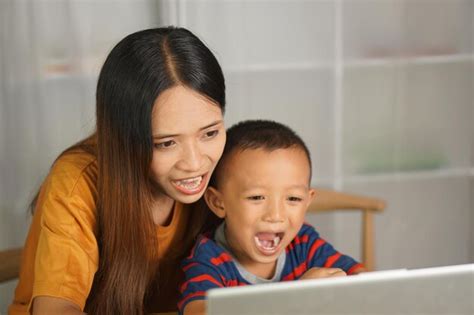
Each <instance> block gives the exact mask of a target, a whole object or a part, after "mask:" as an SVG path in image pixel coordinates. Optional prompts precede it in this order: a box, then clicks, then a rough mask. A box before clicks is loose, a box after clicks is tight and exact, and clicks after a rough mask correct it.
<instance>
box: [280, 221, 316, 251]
mask: <svg viewBox="0 0 474 315" xmlns="http://www.w3.org/2000/svg"><path fill="white" fill-rule="evenodd" d="M317 239H319V233H318V232H317V231H316V229H315V228H314V227H313V226H312V225H311V224H309V223H306V222H305V223H303V226H302V227H301V229H300V230H299V231H298V234H296V236H295V238H294V239H293V240H292V241H291V242H290V244H288V246H287V251H289V250H292V249H294V248H301V247H305V246H306V245H310V244H311V243H313V242H314V241H316V240H317Z"/></svg>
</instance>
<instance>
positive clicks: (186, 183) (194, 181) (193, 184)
mask: <svg viewBox="0 0 474 315" xmlns="http://www.w3.org/2000/svg"><path fill="white" fill-rule="evenodd" d="M201 181H202V176H198V177H194V178H188V179H183V180H177V181H175V183H176V185H178V186H181V187H184V188H186V189H195V188H197V187H199V185H200V184H201Z"/></svg>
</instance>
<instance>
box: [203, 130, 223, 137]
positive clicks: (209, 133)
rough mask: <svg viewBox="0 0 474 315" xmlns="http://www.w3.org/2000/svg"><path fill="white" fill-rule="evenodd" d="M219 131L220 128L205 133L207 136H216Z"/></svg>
mask: <svg viewBox="0 0 474 315" xmlns="http://www.w3.org/2000/svg"><path fill="white" fill-rule="evenodd" d="M218 133H219V130H211V131H208V132H206V133H205V135H204V136H205V138H214V137H215V136H217V134H218Z"/></svg>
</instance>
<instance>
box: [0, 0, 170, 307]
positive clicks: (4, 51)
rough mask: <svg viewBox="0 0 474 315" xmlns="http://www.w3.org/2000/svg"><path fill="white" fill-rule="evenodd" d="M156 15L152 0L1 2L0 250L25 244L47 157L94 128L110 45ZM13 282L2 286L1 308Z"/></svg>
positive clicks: (155, 22)
mask: <svg viewBox="0 0 474 315" xmlns="http://www.w3.org/2000/svg"><path fill="white" fill-rule="evenodd" d="M160 15H164V13H163V12H162V10H160V4H159V2H158V1H150V0H147V1H144V0H112V1H104V0H0V249H5V248H10V247H17V246H21V245H22V244H23V242H24V239H25V236H26V233H27V229H28V226H29V220H30V216H29V214H28V213H27V207H28V203H29V202H30V201H31V199H32V198H33V196H34V193H35V192H36V191H37V189H38V188H39V185H40V184H41V182H42V180H43V179H44V177H45V176H46V175H47V173H48V169H49V167H50V166H51V163H52V162H53V161H54V159H55V157H56V156H57V155H58V154H59V153H60V152H61V151H62V150H64V149H65V148H66V147H67V146H69V145H71V144H73V143H75V142H76V141H78V140H80V139H81V138H83V137H85V136H86V135H88V134H89V133H91V132H92V131H93V129H94V125H95V86H96V82H97V76H98V73H99V70H100V67H101V65H102V63H103V62H104V60H105V57H106V55H107V54H108V52H109V51H110V49H111V48H112V47H113V45H115V44H116V43H117V42H118V41H119V40H120V39H121V38H123V37H124V36H125V35H126V34H129V33H132V32H134V31H138V30H140V29H144V28H149V27H155V26H158V25H159V24H160V20H162V19H161V18H160ZM13 287H14V283H9V284H6V285H2V286H0V313H2V314H3V312H6V307H7V305H8V303H9V302H10V301H11V297H12V294H13Z"/></svg>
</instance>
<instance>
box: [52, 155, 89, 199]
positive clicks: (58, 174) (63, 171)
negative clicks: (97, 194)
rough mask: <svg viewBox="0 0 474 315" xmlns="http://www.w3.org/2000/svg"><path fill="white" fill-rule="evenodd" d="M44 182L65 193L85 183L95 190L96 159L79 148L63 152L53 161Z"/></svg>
mask: <svg viewBox="0 0 474 315" xmlns="http://www.w3.org/2000/svg"><path fill="white" fill-rule="evenodd" d="M46 182H49V184H53V185H54V186H55V187H56V188H58V189H59V190H60V191H61V192H62V193H65V194H67V195H70V194H71V193H73V191H74V190H75V189H76V188H78V187H77V186H78V185H79V186H81V185H86V186H88V187H90V188H94V190H95V187H96V186H97V159H96V157H95V156H93V155H91V154H89V153H87V152H85V151H81V150H74V151H70V152H65V153H63V154H62V155H61V156H59V157H58V159H57V160H56V161H55V162H54V164H53V166H52V167H51V170H50V172H49V175H48V178H47V179H46Z"/></svg>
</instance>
